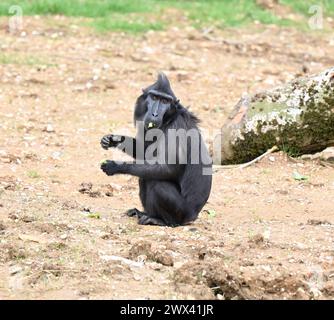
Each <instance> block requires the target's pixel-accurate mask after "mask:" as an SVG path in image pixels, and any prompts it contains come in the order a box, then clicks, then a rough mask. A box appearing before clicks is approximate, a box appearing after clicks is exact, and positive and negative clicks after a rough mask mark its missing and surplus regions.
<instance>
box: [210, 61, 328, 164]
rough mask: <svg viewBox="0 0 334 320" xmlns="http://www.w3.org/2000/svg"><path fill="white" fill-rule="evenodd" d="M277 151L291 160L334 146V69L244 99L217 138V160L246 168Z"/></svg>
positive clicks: (215, 152) (215, 149)
mask: <svg viewBox="0 0 334 320" xmlns="http://www.w3.org/2000/svg"><path fill="white" fill-rule="evenodd" d="M275 145H276V146H277V147H278V148H280V149H281V150H283V151H286V152H288V153H290V154H292V155H301V154H305V153H313V152H317V151H321V150H323V149H324V148H326V147H328V146H333V145H334V68H331V69H329V70H327V71H325V72H323V73H321V74H318V75H315V76H311V77H308V78H298V79H296V80H294V81H292V82H290V83H288V84H287V85H285V86H283V87H279V88H276V89H273V90H270V91H266V92H262V93H258V94H255V95H254V96H251V97H247V98H242V99H241V100H240V101H239V103H238V104H237V105H236V106H235V108H234V110H233V112H232V113H231V115H230V116H229V118H228V120H227V122H226V123H225V124H224V126H223V128H222V130H221V135H219V137H216V141H215V143H214V158H215V159H214V160H215V162H216V163H217V160H218V162H220V163H221V164H233V163H243V162H247V161H250V160H252V159H254V158H256V157H258V156H259V155H261V154H262V153H264V152H266V151H267V150H268V149H270V148H271V147H273V146H275ZM217 148H219V149H217ZM217 155H218V157H217ZM219 156H221V158H219Z"/></svg>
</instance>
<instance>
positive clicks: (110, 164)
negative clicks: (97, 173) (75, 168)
mask: <svg viewBox="0 0 334 320" xmlns="http://www.w3.org/2000/svg"><path fill="white" fill-rule="evenodd" d="M120 168H121V166H120V165H119V164H117V163H116V162H115V161H112V160H106V161H104V162H103V163H102V164H101V170H102V171H103V172H104V173H105V174H106V175H107V176H112V175H114V174H116V173H119V172H120Z"/></svg>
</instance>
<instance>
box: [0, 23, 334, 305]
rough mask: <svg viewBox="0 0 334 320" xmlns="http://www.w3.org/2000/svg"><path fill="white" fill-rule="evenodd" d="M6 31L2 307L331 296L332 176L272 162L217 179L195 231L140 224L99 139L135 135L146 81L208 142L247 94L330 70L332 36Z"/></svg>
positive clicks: (1, 69) (257, 31)
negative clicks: (176, 101) (163, 90)
mask: <svg viewBox="0 0 334 320" xmlns="http://www.w3.org/2000/svg"><path fill="white" fill-rule="evenodd" d="M6 23H7V22H6V20H5V19H2V20H0V24H1V30H0V37H1V43H0V46H1V55H2V56H5V57H6V59H14V60H15V61H14V62H13V61H12V62H10V61H9V62H8V61H7V63H6V64H1V65H0V75H1V78H0V81H1V85H0V299H21V298H23V299H35V298H37V299H138V298H142V299H146V298H147V299H162V298H167V299H175V298H185V299H207V298H208V299H215V298H216V299H277V298H279V299H332V298H333V297H334V236H333V230H334V203H333V198H334V170H333V168H332V167H329V166H328V167H327V166H323V165H321V164H319V163H317V162H315V161H308V162H307V161H302V160H292V159H290V158H289V157H287V156H286V155H285V154H283V153H275V154H273V155H271V156H269V157H266V158H265V159H264V160H262V161H261V162H260V163H258V164H255V165H253V166H250V167H248V168H245V169H242V170H240V169H233V170H219V171H217V172H216V173H215V174H214V179H213V189H212V193H211V197H210V199H209V201H208V203H207V205H206V206H205V208H204V210H203V211H202V212H201V214H200V216H199V219H198V220H197V221H196V222H195V223H193V224H192V225H189V226H184V227H178V228H165V227H154V226H140V225H137V222H136V219H133V218H129V217H127V216H126V215H124V212H125V210H126V209H129V208H133V207H138V208H140V207H141V206H140V202H139V197H138V186H137V179H136V178H133V177H129V176H114V177H107V176H105V175H104V174H103V173H102V172H101V171H100V170H99V164H100V162H101V161H102V160H104V159H106V158H109V159H110V158H113V159H117V158H118V159H120V157H121V155H120V153H117V152H116V151H108V152H106V151H104V150H102V149H101V148H100V145H99V141H100V138H101V137H102V136H103V135H104V134H106V133H109V132H116V133H129V134H134V132H135V129H134V128H133V116H132V112H133V105H134V101H135V99H136V97H137V96H138V95H139V94H140V90H141V88H142V87H145V86H147V85H148V84H151V83H152V81H153V80H154V79H155V77H156V73H157V71H164V72H166V74H168V76H169V77H170V78H171V80H172V83H173V87H174V89H175V92H176V93H177V95H178V97H179V98H180V99H181V102H182V103H183V104H185V105H187V106H190V110H192V111H193V112H194V113H195V114H196V115H198V117H199V118H200V119H201V120H202V123H201V126H202V128H203V129H205V130H208V131H210V130H211V131H214V130H217V129H219V128H220V127H221V125H222V124H223V122H224V120H225V119H226V117H227V115H228V114H229V112H230V110H231V109H232V107H233V106H234V104H235V103H236V102H237V100H238V99H239V98H240V96H241V95H242V94H243V93H244V92H252V93H254V92H256V91H258V90H262V89H266V88H270V87H273V86H276V85H280V84H282V83H285V82H286V81H289V80H291V79H293V78H294V77H296V76H297V75H302V74H308V73H315V72H319V71H322V70H323V69H325V68H328V67H331V66H333V65H334V58H333V57H334V39H333V38H331V37H332V36H331V34H330V33H302V32H301V31H297V30H291V29H279V28H278V27H274V26H267V27H263V26H257V27H256V28H248V29H231V30H224V31H218V30H205V31H197V30H195V29H193V28H192V27H187V26H186V27H184V28H182V29H178V28H171V29H169V30H167V31H163V32H149V33H147V34H145V35H143V36H136V37H135V36H131V35H126V34H121V33H110V34H104V35H102V34H96V33H93V32H92V31H90V30H88V29H86V28H84V27H79V26H78V25H76V24H75V22H73V20H68V19H65V18H62V17H53V18H51V17H48V18H38V17H36V18H26V19H25V29H24V33H18V34H10V33H8V31H7V28H6ZM207 141H208V143H210V137H208V138H207ZM295 171H297V172H299V173H300V174H303V175H305V176H308V178H309V179H308V180H307V181H296V180H294V178H293V173H294V172H295ZM208 210H209V211H208ZM209 213H210V214H209Z"/></svg>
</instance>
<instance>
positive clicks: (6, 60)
mask: <svg viewBox="0 0 334 320" xmlns="http://www.w3.org/2000/svg"><path fill="white" fill-rule="evenodd" d="M1 64H16V65H28V66H41V65H45V66H48V67H50V66H55V64H51V63H49V62H47V61H45V60H43V59H41V58H39V57H35V56H30V55H28V56H26V55H16V54H12V53H10V54H9V53H7V54H5V53H1V52H0V65H1Z"/></svg>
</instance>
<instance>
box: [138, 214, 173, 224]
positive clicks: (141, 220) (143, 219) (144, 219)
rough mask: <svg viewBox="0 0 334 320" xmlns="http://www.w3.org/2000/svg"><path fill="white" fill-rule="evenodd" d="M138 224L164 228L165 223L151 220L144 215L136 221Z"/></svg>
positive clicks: (154, 219) (155, 219)
mask: <svg viewBox="0 0 334 320" xmlns="http://www.w3.org/2000/svg"><path fill="white" fill-rule="evenodd" d="M138 224H141V225H153V226H166V223H165V222H164V221H162V220H160V219H157V218H151V217H149V216H146V215H142V216H141V217H140V218H139V219H138Z"/></svg>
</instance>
